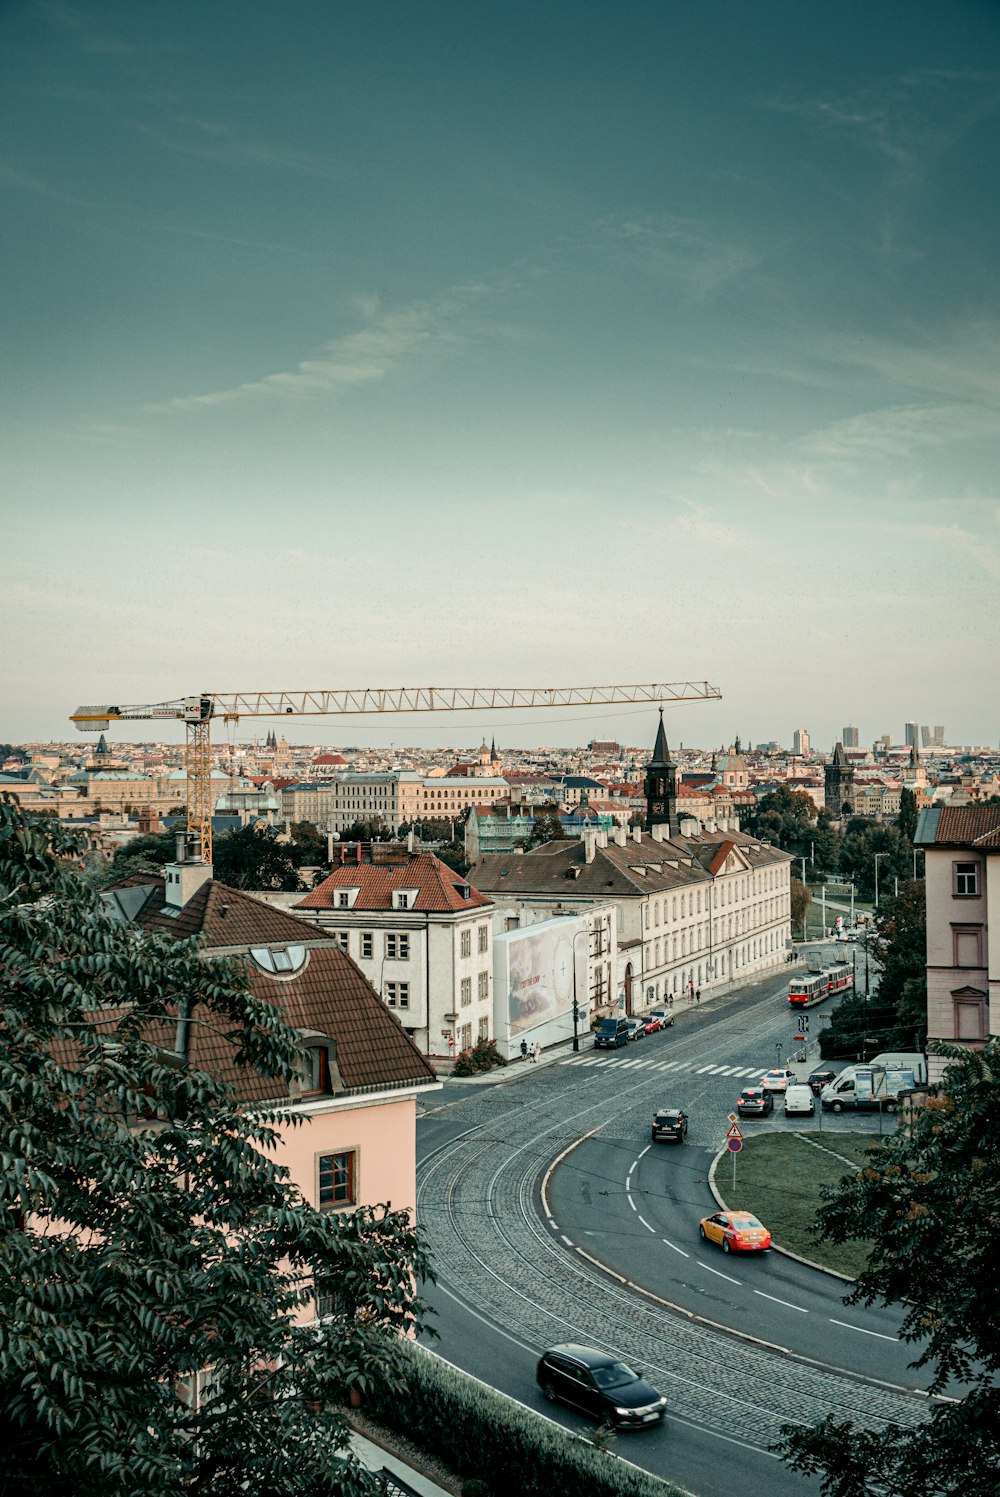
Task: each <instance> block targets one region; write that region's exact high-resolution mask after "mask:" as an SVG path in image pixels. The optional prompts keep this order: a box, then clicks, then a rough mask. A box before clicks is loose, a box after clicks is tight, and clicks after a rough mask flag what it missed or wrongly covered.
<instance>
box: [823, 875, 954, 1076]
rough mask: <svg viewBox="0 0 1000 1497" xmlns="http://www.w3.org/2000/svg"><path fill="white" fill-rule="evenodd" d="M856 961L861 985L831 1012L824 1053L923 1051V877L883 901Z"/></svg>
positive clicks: (925, 982)
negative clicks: (867, 991)
mask: <svg viewBox="0 0 1000 1497" xmlns="http://www.w3.org/2000/svg"><path fill="white" fill-rule="evenodd" d="M854 960H855V968H856V972H857V988H856V991H855V992H854V993H853V994H852V995H851V996H850V997H848V998H846V999H845V1000H844V1001H843V1002H842V1003H839V1004H838V1005H837V1007H836V1008H835V1009H834V1010H833V1012H832V1014H831V1015H830V1023H829V1026H828V1027H827V1028H826V1029H824V1030H823V1031H822V1033H821V1035H820V1045H821V1047H822V1053H823V1055H824V1056H827V1057H829V1056H845V1055H851V1056H858V1057H865V1058H867V1057H869V1056H872V1055H876V1054H878V1052H879V1051H880V1050H919V1049H921V1047H922V1045H923V1041H924V1036H925V1035H926V1032H927V966H926V963H927V905H926V900H925V895H924V884H923V880H922V879H919V880H916V881H914V880H913V879H908V880H907V882H906V883H905V884H901V885H900V889H899V893H898V895H889V897H888V898H887V899H884V900H882V901H881V902H880V904H879V908H878V913H877V915H876V917H875V924H874V926H873V927H872V931H871V934H869V935H866V936H865V943H864V944H863V945H862V946H860V947H855V948H854ZM866 970H867V973H868V984H867V986H868V988H869V989H870V992H869V994H868V996H867V998H866V996H865V986H866V982H865V972H866ZM876 974H877V980H876V981H875V982H872V977H873V975H876Z"/></svg>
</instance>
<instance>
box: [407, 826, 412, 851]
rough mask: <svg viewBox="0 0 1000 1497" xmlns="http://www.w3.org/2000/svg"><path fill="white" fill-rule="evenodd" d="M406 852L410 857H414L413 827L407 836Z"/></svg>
mask: <svg viewBox="0 0 1000 1497" xmlns="http://www.w3.org/2000/svg"><path fill="white" fill-rule="evenodd" d="M406 851H407V852H408V853H410V855H411V856H412V854H413V828H412V827H410V830H409V831H408V832H407V834H406Z"/></svg>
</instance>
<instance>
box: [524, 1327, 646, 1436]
mask: <svg viewBox="0 0 1000 1497" xmlns="http://www.w3.org/2000/svg"><path fill="white" fill-rule="evenodd" d="M535 1377H536V1378H537V1380H538V1386H539V1387H540V1388H541V1390H542V1392H543V1393H544V1394H545V1397H546V1398H547V1399H548V1400H549V1402H550V1403H567V1404H569V1405H570V1406H571V1407H572V1408H574V1409H579V1410H580V1412H581V1413H583V1414H587V1415H589V1417H590V1418H591V1419H598V1420H600V1421H601V1422H602V1423H604V1424H610V1425H612V1426H614V1427H615V1428H616V1429H641V1428H642V1426H643V1425H645V1424H659V1423H660V1422H661V1420H662V1419H663V1416H664V1414H665V1413H666V1409H667V1400H666V1399H665V1398H664V1397H663V1395H662V1393H658V1392H657V1391H656V1389H655V1388H654V1387H653V1386H652V1384H651V1383H647V1382H644V1381H643V1379H642V1378H641V1377H640V1376H639V1374H638V1373H637V1372H633V1371H632V1369H631V1367H627V1366H626V1365H625V1363H624V1362H619V1360H618V1358H617V1357H613V1356H611V1355H610V1353H608V1352H606V1351H596V1350H595V1349H594V1347H592V1346H574V1345H571V1344H569V1343H566V1344H563V1345H560V1346H550V1347H549V1349H548V1351H547V1352H543V1353H542V1357H541V1360H540V1361H539V1363H538V1367H537V1369H536V1372H535Z"/></svg>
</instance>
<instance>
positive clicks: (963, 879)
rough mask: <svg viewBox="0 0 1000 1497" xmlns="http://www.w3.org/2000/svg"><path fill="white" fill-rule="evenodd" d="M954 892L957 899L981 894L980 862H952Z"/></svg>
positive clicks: (972, 897)
mask: <svg viewBox="0 0 1000 1497" xmlns="http://www.w3.org/2000/svg"><path fill="white" fill-rule="evenodd" d="M951 876H952V893H953V894H954V896H955V898H956V899H975V898H976V897H977V896H978V894H979V864H978V863H952V865H951Z"/></svg>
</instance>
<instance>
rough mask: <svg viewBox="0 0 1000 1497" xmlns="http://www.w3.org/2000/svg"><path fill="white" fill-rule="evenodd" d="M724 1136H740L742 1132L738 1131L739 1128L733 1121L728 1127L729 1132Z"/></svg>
mask: <svg viewBox="0 0 1000 1497" xmlns="http://www.w3.org/2000/svg"><path fill="white" fill-rule="evenodd" d="M726 1137H727V1138H742V1137H743V1134H742V1133H741V1132H740V1130H739V1129H738V1128H737V1126H736V1124H735V1123H734V1124H733V1126H732V1127H731V1128H730V1130H729V1132H728V1133H727V1134H726Z"/></svg>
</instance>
